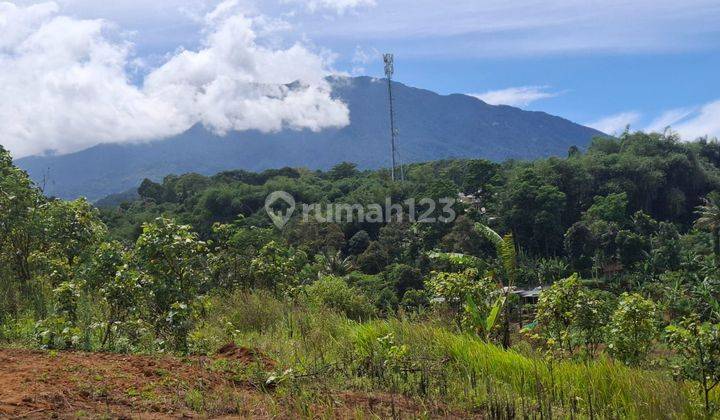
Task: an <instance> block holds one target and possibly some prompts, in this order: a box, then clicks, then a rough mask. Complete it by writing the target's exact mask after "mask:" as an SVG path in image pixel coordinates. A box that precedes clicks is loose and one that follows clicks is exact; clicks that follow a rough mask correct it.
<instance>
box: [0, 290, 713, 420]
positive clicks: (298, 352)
mask: <svg viewBox="0 0 720 420" xmlns="http://www.w3.org/2000/svg"><path fill="white" fill-rule="evenodd" d="M448 325H450V324H449V323H445V322H443V321H442V319H441V318H440V317H439V316H438V315H436V314H432V313H429V314H426V315H425V316H424V317H420V318H418V317H415V318H414V319H412V320H410V319H406V318H394V319H385V320H374V321H368V322H357V321H352V320H350V319H348V318H347V317H345V316H344V315H341V314H338V313H335V312H332V311H330V310H327V309H323V308H322V307H318V306H316V305H312V306H307V305H304V304H301V303H290V302H289V301H285V300H281V299H278V298H276V297H274V296H272V295H271V294H269V293H266V292H260V291H258V292H240V291H239V292H234V293H230V294H226V295H223V296H217V297H215V298H213V299H211V304H210V305H209V309H208V310H207V312H206V313H205V315H204V317H203V319H202V320H201V322H199V323H198V324H197V325H196V328H195V329H194V330H193V331H192V333H191V336H190V339H189V344H190V349H191V351H193V352H195V353H201V354H205V353H212V352H213V351H214V350H216V349H218V348H220V347H221V346H222V345H224V344H226V343H228V342H235V343H236V344H238V345H240V346H245V347H249V348H253V349H257V350H259V351H261V352H263V353H264V354H266V355H267V356H269V357H270V358H272V359H273V360H275V361H276V362H277V365H276V367H275V368H274V370H275V371H274V372H269V371H268V368H267V367H266V366H264V365H263V364H262V363H259V362H258V363H257V364H249V365H247V364H242V363H235V362H228V361H225V360H216V361H212V362H210V363H209V364H208V366H207V369H209V370H210V371H213V372H223V373H229V374H230V375H231V376H232V377H234V378H235V379H236V380H237V382H238V383H246V384H252V385H253V386H254V387H255V388H256V389H258V390H260V391H263V392H267V394H263V395H266V397H267V398H265V399H264V403H263V404H265V407H266V409H267V410H268V413H272V412H273V410H280V406H287V407H292V410H291V411H292V412H294V413H301V414H302V413H307V414H308V416H310V413H315V414H318V410H321V411H322V410H326V411H327V416H328V417H333V414H332V413H333V410H334V409H335V408H334V407H335V396H337V395H339V394H344V395H350V396H352V397H353V398H354V397H357V396H362V397H363V398H364V397H368V398H369V396H373V398H375V397H374V396H380V397H381V398H382V396H392V397H391V398H392V399H391V400H390V404H395V400H394V398H396V396H397V397H398V398H404V399H406V401H407V400H408V399H409V400H411V401H413V404H414V406H415V407H420V408H421V411H420V412H419V413H417V414H418V415H421V416H428V417H432V416H434V415H438V414H440V415H447V416H450V417H453V416H457V415H461V416H470V415H478V416H482V417H490V418H513V417H523V418H538V417H540V418H653V419H654V418H702V404H701V403H700V399H699V395H698V393H697V388H696V386H695V384H690V383H683V382H677V381H674V380H673V379H672V377H671V375H670V374H669V372H667V371H663V370H659V369H655V370H645V369H637V368H630V367H627V366H624V365H622V364H621V363H618V362H615V361H613V360H611V359H609V358H606V357H600V358H598V359H596V360H591V361H575V360H555V359H551V358H547V357H545V356H544V355H543V354H541V353H536V352H534V351H533V350H532V348H531V347H530V346H529V344H528V343H526V342H519V343H518V346H517V347H516V348H515V349H511V350H505V349H502V348H499V347H497V346H495V345H492V344H488V343H485V342H483V341H481V340H480V339H479V338H477V337H475V336H470V335H467V334H462V333H458V332H457V331H455V330H453V329H452V327H449V326H448ZM3 328H4V329H2V330H1V331H2V335H3V337H2V338H4V339H5V340H8V341H10V342H16V343H18V342H19V343H21V344H22V345H25V344H27V340H29V339H30V336H31V331H32V328H31V324H30V322H28V320H27V318H22V319H20V320H19V321H17V322H15V323H13V324H5V327H3ZM162 376H163V377H164V378H165V375H162ZM169 376H172V373H171V372H170V373H169ZM271 376H273V377H274V378H275V379H274V381H273V383H272V386H266V385H265V384H266V381H267V380H268V378H270V377H271ZM167 379H170V378H167ZM127 394H128V396H130V397H135V398H139V399H141V400H152V398H153V397H154V395H153V393H152V390H151V389H128V390H127ZM178 396H179V397H180V398H181V400H182V401H183V403H184V405H185V406H187V407H188V408H190V409H192V410H194V411H196V412H208V413H210V412H214V410H216V408H214V407H216V406H217V407H221V406H225V405H227V404H226V402H227V401H224V399H226V397H225V396H221V395H214V396H213V395H204V391H203V390H202V389H201V387H198V386H194V385H193V386H190V385H188V386H187V387H183V390H182V392H180V393H179V394H178ZM713 399H714V401H715V402H716V403H718V402H720V393H718V392H717V391H716V392H715V393H714V394H713ZM237 404H238V407H239V408H238V410H239V412H240V407H241V406H242V402H240V401H239V402H238V403H237ZM274 404H277V405H278V406H277V407H275V408H273V407H274ZM356 409H357V410H360V411H362V410H361V409H360V408H356Z"/></svg>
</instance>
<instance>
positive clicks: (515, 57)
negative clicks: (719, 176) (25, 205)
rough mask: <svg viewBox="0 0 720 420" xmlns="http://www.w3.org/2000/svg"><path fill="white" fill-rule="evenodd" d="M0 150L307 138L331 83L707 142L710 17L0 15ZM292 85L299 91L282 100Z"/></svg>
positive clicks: (516, 6)
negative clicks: (295, 132)
mask: <svg viewBox="0 0 720 420" xmlns="http://www.w3.org/2000/svg"><path fill="white" fill-rule="evenodd" d="M0 34H2V35H1V36H0V68H2V69H3V71H2V72H0V144H3V145H5V146H6V147H8V148H9V149H10V151H11V152H13V154H14V155H15V156H16V157H21V156H26V155H30V154H38V153H46V152H49V151H52V152H55V153H68V152H72V151H76V150H81V149H83V148H86V147H89V146H92V145H94V144H97V143H101V142H136V141H146V140H148V139H161V138H164V137H168V136H171V135H174V134H178V133H180V132H182V131H184V130H186V129H187V128H189V127H191V126H192V125H194V124H197V123H202V124H204V125H205V126H206V127H208V128H209V129H211V130H213V131H215V132H217V133H219V134H223V133H226V132H228V131H230V130H246V129H257V130H261V131H268V132H270V131H277V130H281V129H310V130H323V129H326V128H329V127H342V126H344V125H347V124H348V123H349V122H350V120H351V118H352V116H351V115H350V114H349V111H348V109H347V107H346V106H345V104H343V103H341V102H339V101H337V100H335V99H333V98H332V96H331V87H330V86H329V85H328V84H327V83H326V81H325V76H327V75H330V74H344V75H369V76H377V77H381V76H382V72H383V68H382V57H381V54H382V53H383V52H392V53H394V54H395V60H396V64H395V69H396V73H395V79H396V80H397V81H399V82H402V83H405V84H407V85H410V86H415V87H421V88H424V89H429V90H433V91H436V92H438V93H441V94H450V93H464V94H468V95H472V96H475V97H478V98H480V99H482V100H484V101H486V102H488V103H492V104H507V105H512V106H517V107H520V108H523V109H527V110H534V111H544V112H548V113H550V114H554V115H559V116H561V117H564V118H567V119H570V120H572V121H575V122H578V123H581V124H585V125H589V126H592V127H595V128H597V129H600V130H601V131H604V132H606V133H608V134H616V133H619V132H622V131H623V129H624V128H625V127H626V126H627V125H630V127H631V129H634V130H654V131H662V130H664V129H665V127H668V126H671V127H672V129H673V130H675V131H677V132H678V133H679V134H680V135H681V136H682V137H683V138H684V139H686V140H692V139H694V138H696V137H699V136H704V135H708V136H711V137H712V136H719V135H720V78H718V76H717V74H718V70H717V69H719V68H720V58H719V57H720V56H719V55H718V53H719V52H720V2H718V1H717V0H712V1H711V0H685V1H682V2H678V1H676V0H673V1H669V0H634V1H620V0H544V1H537V0H447V1H444V2H438V1H430V0H304V1H303V0H224V1H215V0H213V1H211V0H193V1H190V0H156V1H154V2H148V1H140V0H115V1H113V2H98V1H96V0H56V1H54V2H37V1H24V0H18V1H14V2H4V1H2V0H0ZM294 81H298V82H299V83H298V84H294V85H292V86H288V84H289V83H291V82H294Z"/></svg>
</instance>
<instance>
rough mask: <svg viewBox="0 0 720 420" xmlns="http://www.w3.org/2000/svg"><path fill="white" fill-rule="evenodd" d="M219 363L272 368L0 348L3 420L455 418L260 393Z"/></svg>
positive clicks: (385, 402) (242, 356)
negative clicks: (94, 419)
mask: <svg viewBox="0 0 720 420" xmlns="http://www.w3.org/2000/svg"><path fill="white" fill-rule="evenodd" d="M218 360H225V361H232V362H237V363H239V364H247V365H254V366H256V367H258V368H260V369H261V370H268V371H271V370H273V368H274V367H275V365H276V363H275V362H274V361H273V360H272V359H270V358H269V357H267V356H265V355H263V354H261V353H260V352H257V351H255V350H252V349H246V348H242V347H236V346H234V345H228V346H225V347H223V348H222V349H220V350H219V351H218V354H217V356H216V357H213V358H209V357H187V358H177V357H171V356H141V355H121V354H110V353H83V352H52V351H36V350H24V349H0V418H7V417H10V418H116V419H129V418H138V419H164V418H196V417H197V418H299V417H323V418H327V417H331V418H354V417H366V418H367V417H368V415H369V417H370V418H378V417H380V418H388V417H395V418H414V417H417V416H429V417H456V415H457V413H454V414H453V413H448V412H446V411H445V410H442V409H439V408H438V407H439V406H438V405H437V404H435V405H433V407H432V408H430V409H429V408H427V407H425V405H424V404H422V403H419V402H418V401H416V400H413V399H410V398H407V397H403V396H399V395H392V394H369V393H360V392H348V391H344V392H330V393H329V394H328V395H327V397H326V398H322V399H321V402H313V403H311V404H298V403H297V402H295V401H294V400H293V396H292V395H290V394H288V393H284V394H282V395H276V394H275V393H274V392H273V391H272V390H263V389H261V387H258V386H257V384H254V383H253V382H252V381H249V380H246V379H242V378H239V377H238V375H237V373H236V372H235V373H232V372H230V371H225V370H222V369H218V368H217V365H218Z"/></svg>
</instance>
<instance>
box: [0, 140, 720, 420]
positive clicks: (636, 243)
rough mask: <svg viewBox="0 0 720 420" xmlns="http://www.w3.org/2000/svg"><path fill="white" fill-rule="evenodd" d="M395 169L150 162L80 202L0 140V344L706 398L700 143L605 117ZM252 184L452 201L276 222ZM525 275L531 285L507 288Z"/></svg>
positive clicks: (717, 206) (561, 403)
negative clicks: (125, 193)
mask: <svg viewBox="0 0 720 420" xmlns="http://www.w3.org/2000/svg"><path fill="white" fill-rule="evenodd" d="M404 169H405V175H406V180H405V181H403V182H393V181H391V179H390V173H389V171H388V170H379V171H359V170H358V169H357V168H356V166H355V165H354V164H352V163H342V164H339V165H337V166H335V167H333V168H332V169H331V170H329V171H326V172H321V171H309V170H306V169H295V168H283V169H277V170H268V171H264V172H261V173H253V172H247V171H241V170H237V171H228V172H222V173H219V174H217V175H215V176H210V177H206V176H201V175H197V174H185V175H169V176H167V177H166V178H165V179H164V180H163V181H162V182H161V183H157V182H153V181H150V180H145V181H144V182H143V183H142V185H141V186H140V187H139V189H138V197H137V198H132V199H130V200H128V201H123V200H116V201H117V202H113V200H104V201H103V203H102V206H100V209H98V208H96V207H94V206H93V205H91V204H90V203H88V202H87V201H85V200H82V199H81V200H76V201H63V200H56V199H53V198H51V197H46V196H45V195H44V194H43V192H42V191H41V190H40V189H39V188H38V187H37V186H35V185H33V184H32V182H31V181H30V180H29V178H28V176H27V174H25V173H24V172H23V171H21V170H19V169H17V168H16V167H15V166H13V164H12V160H11V157H10V155H9V154H8V153H7V152H5V151H4V150H2V149H1V148H0V232H1V233H0V343H8V344H11V345H16V346H27V347H36V348H43V349H51V350H66V349H81V350H86V351H110V352H118V353H149V354H155V353H160V352H162V353H172V354H180V355H183V354H184V355H188V354H190V355H196V354H203V355H206V354H213V353H214V352H216V351H217V350H218V349H219V348H221V347H222V346H223V345H225V344H227V343H228V342H234V343H237V344H239V345H245V346H248V347H252V348H255V349H258V351H262V352H263V354H266V355H268V357H271V358H273V359H274V360H275V361H277V367H276V369H274V370H272V371H270V370H271V369H263V368H261V367H257V370H256V371H251V370H250V369H245V370H242V372H234V373H235V374H237V375H241V376H243V377H248V378H249V377H252V378H257V377H260V378H262V381H261V382H264V383H265V384H273V389H275V388H278V389H282V388H283V387H287V389H292V392H300V393H302V394H303V395H313V397H312V398H316V397H317V395H320V394H322V393H323V392H325V391H326V390H327V389H333V390H339V389H342V390H347V389H353V390H365V391H371V390H375V391H378V390H383V391H388V392H392V393H398V394H403V395H405V396H408V397H412V398H419V399H422V400H423V401H433V404H442V405H443V407H444V409H447V410H450V411H449V412H445V413H444V414H446V415H447V414H448V413H457V412H455V411H452V410H461V412H463V413H482V414H483V415H484V416H488V417H496V418H507V417H515V416H536V415H540V416H548V417H553V416H567V417H571V418H572V417H573V416H581V417H585V416H588V417H590V418H593V417H596V416H597V417H614V418H617V417H635V418H638V417H641V418H661V417H663V418H665V417H668V416H671V417H688V418H692V417H701V416H712V415H713V414H715V413H717V410H718V408H720V405H719V404H720V393H719V392H718V388H716V385H717V384H718V383H719V382H720V301H719V299H720V272H719V271H718V267H719V266H720V193H718V192H720V143H718V142H717V141H714V140H713V141H710V140H703V139H701V140H698V141H695V142H691V143H683V142H680V141H679V139H678V138H677V137H676V136H675V135H674V134H673V133H672V132H670V131H668V132H666V133H664V134H658V133H654V134H646V133H641V132H637V133H630V132H626V133H624V134H623V135H622V136H620V137H619V138H617V139H616V138H596V139H595V140H593V142H592V144H591V145H590V146H589V148H588V149H587V150H585V151H583V150H579V149H577V148H571V150H569V151H568V155H567V157H565V158H549V159H542V160H536V161H530V162H525V161H507V162H503V163H495V162H491V161H487V160H447V161H435V162H428V163H420V164H412V165H408V166H406V167H405V168H404ZM274 191H286V192H288V193H290V194H291V195H292V196H293V197H294V198H295V200H296V201H297V205H298V206H302V205H303V204H311V203H324V204H330V203H350V204H361V205H370V204H373V203H385V202H386V199H387V198H390V200H391V201H392V202H393V203H407V202H408V201H407V200H409V199H415V200H416V201H418V202H420V200H422V199H426V198H430V199H434V200H438V199H441V198H447V197H451V198H453V199H458V200H457V202H456V203H455V204H454V205H453V210H454V212H455V213H456V214H457V218H455V219H454V220H452V221H449V222H442V221H438V222H436V223H412V222H410V221H408V220H407V219H403V220H394V221H392V220H391V221H390V222H387V223H370V222H368V221H357V220H356V221H353V220H348V221H347V222H342V223H320V222H317V221H315V220H313V219H312V218H310V219H309V220H304V219H303V218H302V217H300V215H299V214H297V213H296V215H295V216H294V217H293V218H292V219H291V220H290V221H289V223H288V224H287V225H285V226H284V227H282V229H279V228H277V227H276V226H274V225H273V224H272V221H271V220H270V218H269V217H268V215H267V213H266V210H265V200H266V197H267V196H268V195H269V194H270V193H272V192H274ZM536 287H541V289H537V290H541V292H540V293H539V299H538V300H537V302H534V301H528V300H526V299H524V298H523V297H522V294H520V293H519V291H521V290H532V289H534V288H536ZM308 379H309V380H308ZM300 390H302V392H301V391H300ZM321 390H325V391H321ZM275 392H277V391H275ZM307 398H309V399H311V400H312V398H311V397H307ZM317 398H319V397H317ZM312 401H316V400H312ZM203 404H205V405H204V407H205V408H206V409H207V410H210V409H209V408H208V407H209V406H210V404H209V403H208V402H207V401H204V402H203ZM201 405H202V404H201ZM431 405H432V404H431ZM433 407H435V406H433ZM207 412H209V413H210V414H213V413H212V411H207ZM431 412H432V410H431Z"/></svg>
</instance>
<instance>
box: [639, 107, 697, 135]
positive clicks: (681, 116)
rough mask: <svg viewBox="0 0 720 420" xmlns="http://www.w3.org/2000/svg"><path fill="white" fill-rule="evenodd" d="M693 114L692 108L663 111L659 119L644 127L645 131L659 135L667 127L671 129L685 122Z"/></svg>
mask: <svg viewBox="0 0 720 420" xmlns="http://www.w3.org/2000/svg"><path fill="white" fill-rule="evenodd" d="M694 112H695V109H693V108H676V109H671V110H669V111H665V112H663V113H662V114H660V116H659V117H657V118H655V119H654V120H652V121H651V122H650V124H648V125H647V127H645V129H644V130H645V131H648V132H655V133H661V132H663V131H664V130H665V129H666V128H667V127H673V126H675V125H676V124H678V123H680V122H681V121H683V120H685V119H686V118H687V117H689V116H690V115H691V114H693V113H694Z"/></svg>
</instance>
